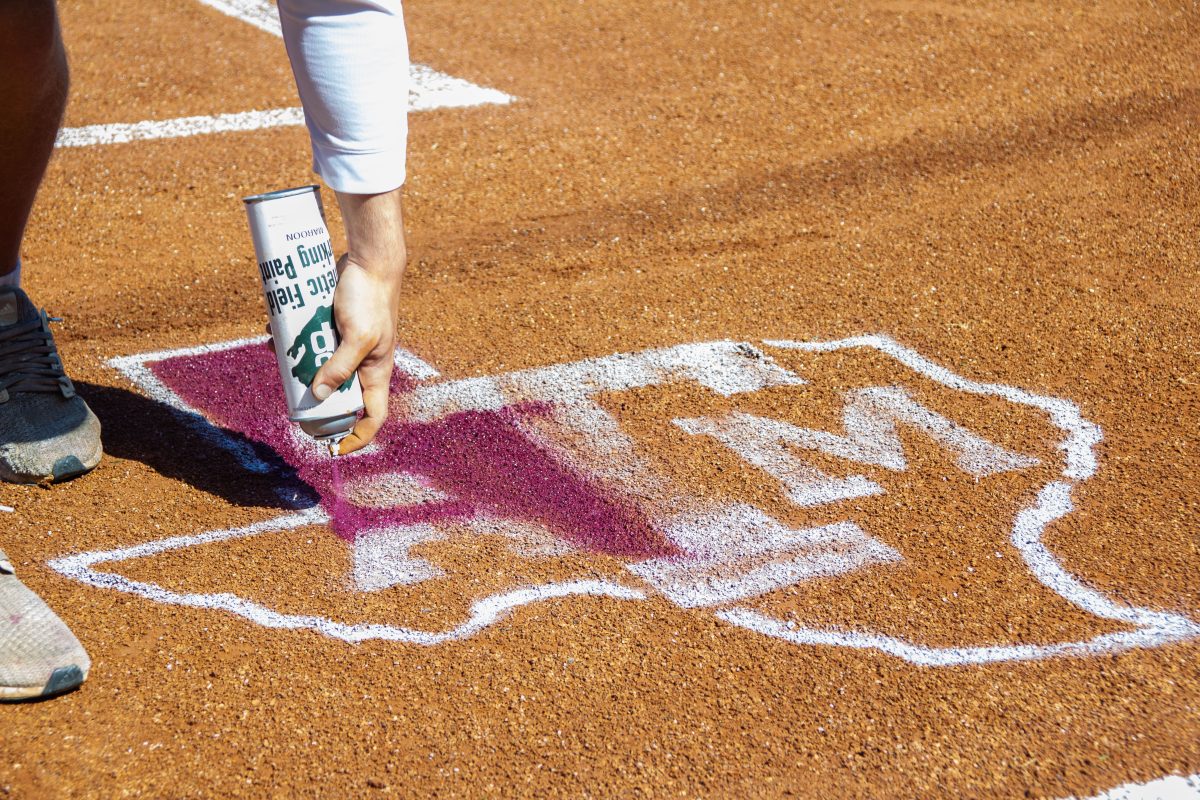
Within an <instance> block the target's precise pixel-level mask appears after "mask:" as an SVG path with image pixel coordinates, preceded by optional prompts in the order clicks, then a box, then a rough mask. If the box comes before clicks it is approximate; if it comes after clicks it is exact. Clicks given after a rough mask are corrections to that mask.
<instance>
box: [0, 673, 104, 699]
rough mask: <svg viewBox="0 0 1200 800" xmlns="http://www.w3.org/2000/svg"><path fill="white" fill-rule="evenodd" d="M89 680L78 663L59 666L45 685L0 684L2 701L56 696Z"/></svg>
mask: <svg viewBox="0 0 1200 800" xmlns="http://www.w3.org/2000/svg"><path fill="white" fill-rule="evenodd" d="M85 680H87V673H86V672H84V671H83V670H82V669H80V668H79V667H78V666H77V665H75V664H71V665H70V666H67V667H59V668H58V669H56V670H54V672H52V673H50V678H49V680H47V681H46V683H45V685H43V686H0V702H16V701H20V700H36V699H40V698H48V697H54V696H55V695H60V694H64V693H66V692H69V691H72V690H73V689H78V688H79V687H80V686H81V685H82V684H83V682H84V681H85Z"/></svg>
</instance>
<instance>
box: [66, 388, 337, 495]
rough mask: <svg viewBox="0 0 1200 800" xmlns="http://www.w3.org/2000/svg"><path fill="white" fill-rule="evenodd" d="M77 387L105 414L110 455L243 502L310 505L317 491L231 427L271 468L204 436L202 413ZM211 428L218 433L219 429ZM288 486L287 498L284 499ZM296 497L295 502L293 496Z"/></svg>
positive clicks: (227, 432) (120, 392) (232, 433)
mask: <svg viewBox="0 0 1200 800" xmlns="http://www.w3.org/2000/svg"><path fill="white" fill-rule="evenodd" d="M75 388H76V389H77V390H78V391H79V394H80V395H81V396H82V397H83V398H84V399H85V400H87V402H88V405H90V406H91V407H92V410H93V411H95V412H96V416H97V417H99V418H100V425H101V428H102V430H103V434H102V435H103V439H104V452H105V455H107V456H113V457H116V458H127V459H130V460H133V461H140V462H141V463H143V464H145V465H146V466H148V467H150V468H151V469H153V470H154V471H155V472H158V473H159V474H160V475H163V476H165V477H168V478H173V479H175V480H179V481H183V482H184V483H186V484H188V485H189V486H193V487H195V488H197V489H200V490H201V491H204V492H208V493H209V494H213V495H216V496H217V497H220V498H222V499H224V500H226V501H227V502H230V503H233V504H234V505H239V506H255V507H266V508H307V507H311V506H312V505H314V504H315V503H316V500H315V496H316V495H315V493H314V492H313V491H312V490H311V489H310V488H309V487H308V486H307V485H306V484H304V483H302V482H301V481H300V480H299V479H298V478H297V477H296V475H295V473H294V472H293V470H292V469H291V467H289V466H288V465H287V464H285V463H284V462H283V461H282V460H281V459H280V458H279V456H278V455H277V454H275V453H274V451H272V450H270V449H269V448H266V447H263V446H261V445H259V444H258V443H256V442H253V441H251V440H249V439H247V438H246V437H245V436H243V435H241V434H240V433H237V432H235V431H230V430H221V433H223V434H225V435H227V436H229V437H231V438H232V439H233V441H234V442H237V443H238V446H239V447H242V448H245V449H246V450H247V451H248V452H252V453H253V454H254V455H255V456H257V457H258V459H259V460H260V461H262V462H263V463H264V464H266V465H267V466H268V467H269V468H270V469H269V471H267V472H264V473H256V472H253V471H251V470H249V469H247V468H246V466H245V465H244V464H243V463H242V461H241V460H240V459H239V457H238V455H237V454H235V453H234V452H232V451H231V450H230V448H229V447H228V446H225V445H223V444H222V443H221V442H220V441H218V440H217V438H216V437H215V436H212V435H208V436H206V435H204V433H203V428H204V427H206V426H199V425H197V424H196V423H199V422H200V421H201V418H200V417H199V415H187V414H185V413H184V412H182V411H179V410H177V409H174V408H171V407H170V406H168V405H166V404H164V403H160V402H158V401H156V400H152V399H150V398H148V397H145V396H143V395H140V394H137V393H136V392H132V391H129V390H128V389H120V388H117V387H113V386H102V385H100V384H95V383H84V382H80V381H76V382H75ZM208 430H210V431H212V432H214V433H215V429H213V428H209V429H208ZM281 489H283V490H285V491H284V493H285V495H286V497H288V498H289V501H288V502H284V500H283V499H282V498H281V497H280V490H281ZM293 496H295V497H296V498H297V499H296V500H294V501H292V500H290V498H292V497H293Z"/></svg>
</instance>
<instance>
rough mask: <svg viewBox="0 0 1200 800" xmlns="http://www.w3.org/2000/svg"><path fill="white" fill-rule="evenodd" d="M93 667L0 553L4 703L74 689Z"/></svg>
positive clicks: (68, 631)
mask: <svg viewBox="0 0 1200 800" xmlns="http://www.w3.org/2000/svg"><path fill="white" fill-rule="evenodd" d="M91 666H92V662H91V660H90V659H89V658H88V655H87V653H86V652H84V650H83V646H82V645H80V644H79V640H78V639H76V638H75V634H73V633H71V629H70V628H68V627H67V626H66V623H64V622H63V621H62V620H61V619H59V618H58V617H57V616H56V615H55V614H54V612H53V611H51V610H50V608H49V606H47V605H46V604H45V603H44V602H42V598H40V597H38V596H37V595H36V594H34V593H33V592H31V591H30V590H29V589H28V588H27V587H26V586H25V584H23V583H21V581H20V580H18V579H17V576H16V575H15V574H14V572H13V566H12V564H11V563H9V561H8V557H7V556H5V555H4V551H3V550H0V700H28V699H32V698H35V697H49V696H51V695H55V694H61V693H62V692H66V691H70V690H71V689H74V688H75V687H76V686H78V685H79V684H81V683H83V681H84V679H85V678H86V677H87V674H88V670H89V669H91Z"/></svg>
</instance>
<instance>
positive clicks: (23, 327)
mask: <svg viewBox="0 0 1200 800" xmlns="http://www.w3.org/2000/svg"><path fill="white" fill-rule="evenodd" d="M13 392H62V394H63V395H64V396H66V397H70V396H71V395H72V394H74V393H75V389H74V387H73V386H72V385H71V380H70V378H68V377H67V376H66V373H65V372H64V371H63V365H62V361H61V360H59V357H58V350H57V349H56V348H55V347H54V336H53V335H52V334H51V333H50V327H49V325H48V324H47V321H46V317H45V315H42V314H39V315H38V318H37V319H33V320H29V321H28V322H21V323H18V324H16V325H10V326H8V327H5V328H0V402H3V401H5V400H7V399H8V396H9V395H10V394H11V393H13Z"/></svg>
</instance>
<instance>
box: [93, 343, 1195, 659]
mask: <svg viewBox="0 0 1200 800" xmlns="http://www.w3.org/2000/svg"><path fill="white" fill-rule="evenodd" d="M263 338H264V337H260V338H258V339H250V340H236V341H234V342H225V343H221V344H217V345H204V346H200V347H195V348H184V349H180V350H171V351H161V352H157V353H150V354H143V355H140V356H134V357H124V358H120V359H113V360H112V361H111V362H110V363H112V364H113V365H114V366H117V367H118V368H121V367H125V368H126V370H128V368H129V364H131V363H141V364H143V365H144V363H145V362H148V361H154V360H160V359H163V358H168V357H172V356H183V355H191V354H196V353H202V352H212V351H216V350H222V349H227V348H230V347H236V346H240V345H243V344H248V343H253V342H257V341H262V340H263ZM766 344H768V345H770V346H775V347H782V348H791V349H800V350H808V351H811V352H826V351H831V350H835V349H840V348H843V347H860V346H870V347H875V348H876V349H878V350H880V351H881V352H884V353H885V354H887V355H889V356H891V357H893V358H896V359H897V360H898V361H900V362H901V363H904V364H906V365H907V366H909V367H910V368H912V369H914V370H915V371H917V372H920V373H922V374H924V375H926V377H929V378H931V379H933V380H935V381H938V382H940V383H943V384H944V385H947V386H950V387H951V388H956V389H959V390H962V391H967V392H973V393H978V394H991V395H997V396H1001V397H1003V398H1005V399H1008V400H1010V401H1012V402H1017V403H1022V404H1025V405H1030V406H1033V407H1036V408H1040V409H1042V410H1044V411H1046V412H1047V413H1048V414H1049V415H1050V417H1051V420H1052V421H1053V422H1054V424H1056V425H1057V426H1058V427H1060V428H1061V429H1063V430H1064V431H1066V432H1067V434H1068V436H1067V439H1066V441H1065V443H1064V445H1063V449H1064V450H1066V451H1067V454H1066V469H1065V470H1064V475H1065V476H1068V475H1071V474H1072V473H1074V474H1080V473H1084V474H1092V473H1094V471H1095V459H1094V454H1092V453H1091V452H1090V450H1091V448H1092V446H1093V445H1094V443H1095V442H1097V441H1099V437H1100V431H1099V428H1098V427H1096V426H1095V425H1093V424H1092V423H1090V422H1088V421H1086V420H1084V419H1083V418H1082V417H1081V416H1080V414H1079V411H1078V409H1077V408H1076V407H1075V406H1074V404H1072V403H1069V402H1068V401H1064V400H1059V399H1057V398H1050V397H1043V396H1039V395H1035V394H1032V393H1029V392H1025V391H1023V390H1020V389H1014V388H1013V387H1008V386H1004V385H1000V384H982V383H976V382H973V381H968V380H966V379H964V378H961V377H959V376H957V375H954V374H953V373H951V372H950V371H949V370H946V369H945V368H944V367H941V366H939V365H937V364H935V363H934V362H932V361H929V360H928V359H925V358H924V357H922V356H920V355H919V354H917V353H915V352H914V351H912V350H910V349H908V348H905V347H903V346H902V345H899V344H898V343H896V342H895V341H893V340H891V339H889V338H887V337H882V336H867V337H855V338H853V339H847V340H842V341H841V342H820V343H799V342H780V341H774V340H772V341H768V342H766ZM731 345H732V347H730V346H731ZM714 347H715V349H714ZM742 347H744V346H740V345H735V344H734V343H726V342H720V343H708V344H707V345H703V344H701V345H692V346H688V347H687V348H686V349H682V348H681V349H675V348H669V349H668V350H665V351H651V353H652V355H653V358H651V359H650V362H652V366H651V367H650V368H649V369H648V370H647V369H646V367H647V366H650V365H642V364H641V363H639V359H637V358H635V357H634V355H633V354H626V355H618V356H612V357H606V358H603V359H592V360H587V361H584V362H579V363H578V364H574V365H556V366H554V367H547V368H542V369H540V370H529V371H525V372H524V373H516V374H515V375H510V376H504V379H503V380H500V379H494V378H492V379H466V380H463V381H455V382H452V383H451V384H449V385H446V386H444V387H443V386H430V387H428V389H424V390H419V392H418V394H421V393H426V394H425V398H424V399H425V400H426V401H427V402H426V403H420V404H418V407H419V408H421V407H422V406H423V408H421V411H423V412H424V413H423V414H421V415H420V416H424V417H426V418H436V417H438V416H440V415H442V414H446V413H453V411H455V410H464V409H465V408H466V407H474V406H476V405H482V406H484V407H488V408H491V407H493V406H497V405H503V404H504V403H505V402H506V401H508V400H512V399H513V398H512V397H511V396H510V392H513V391H514V390H516V389H518V388H519V387H520V388H523V389H525V390H526V391H527V390H528V388H529V387H528V386H527V385H526V386H522V385H523V384H534V385H538V386H540V385H541V384H542V383H545V382H547V381H548V380H549V379H551V378H553V379H555V380H554V381H553V382H554V383H555V384H556V385H558V386H560V387H561V386H562V385H563V384H562V382H561V380H558V379H562V378H564V377H571V378H574V379H576V380H579V381H582V382H583V383H584V384H585V385H587V386H588V387H589V388H588V389H587V390H584V391H585V393H587V392H590V391H594V390H595V389H596V388H598V387H599V386H606V387H607V386H608V385H610V384H611V385H621V386H625V385H630V386H636V385H644V384H645V383H647V382H650V381H652V380H654V379H656V378H662V377H663V375H664V373H671V374H674V375H676V376H680V372H683V374H684V375H686V377H691V378H696V377H697V376H696V375H694V374H691V375H688V374H686V373H687V370H681V366H682V365H683V364H684V363H688V362H691V361H692V360H693V359H694V358H695V355H694V354H696V353H701V352H704V353H706V354H707V355H706V358H711V357H713V356H717V354H722V355H724V354H725V353H729V355H733V352H731V351H734V350H736V351H738V352H740V348H742ZM726 348H729V349H726ZM681 352H682V353H684V354H686V357H683V358H680V356H679V355H678V354H680V353H681ZM750 355H756V354H755V353H750ZM718 357H719V356H718ZM413 358H414V359H415V356H414V357H413ZM402 360H404V361H406V362H407V361H408V359H407V357H401V356H400V355H399V354H398V356H397V363H398V364H399V363H400V362H401V361H402ZM422 364H424V362H420V361H419V359H417V363H416V365H415V366H414V365H413V364H411V363H410V364H408V365H407V366H408V371H410V373H414V372H415V373H419V374H423V375H425V374H436V370H433V368H432V367H431V366H428V365H424V366H421V365H422ZM568 367H571V369H567V368H568ZM564 369H566V373H563V370H564ZM770 370H778V371H779V372H780V375H779V376H774V375H772V376H771V379H770V380H768V381H765V383H770V384H775V385H786V384H787V383H801V382H802V381H800V380H799V379H796V378H794V377H788V376H790V373H787V372H786V371H785V370H779V368H778V367H776V366H774V365H773V364H771V366H770V368H769V372H770ZM718 372H720V371H718ZM726 372H727V374H726V375H723V376H722V375H719V374H718V375H716V376H714V374H713V373H709V374H707V375H706V376H705V378H706V382H708V383H710V384H712V387H711V388H716V389H718V390H720V391H722V392H723V393H726V392H728V393H735V392H737V391H751V390H753V386H752V385H740V384H743V382H744V381H745V380H746V375H744V374H738V375H737V378H738V380H735V381H733V382H732V383H731V382H730V381H729V379H728V371H726ZM145 373H146V374H149V375H150V377H151V378H153V375H152V373H149V370H145ZM551 373H552V374H551ZM654 373H658V374H657V375H654ZM126 374H128V375H130V378H131V380H133V381H134V382H135V383H138V384H143V382H144V381H146V375H145V374H139V373H137V372H130V371H127V373H126ZM516 376H520V377H521V378H523V380H520V379H517V377H516ZM756 380H759V381H762V379H761V378H757V379H756ZM751 383H752V382H751ZM476 384H479V385H478V386H477V387H476V389H478V390H481V391H475V390H472V388H471V387H473V386H476ZM144 388H145V389H146V391H147V392H148V393H153V392H154V391H156V390H158V391H162V392H166V393H168V395H169V396H168V395H164V396H162V397H160V398H156V399H161V400H162V401H163V402H167V403H168V404H170V405H172V406H175V405H176V404H177V403H178V404H180V405H182V407H183V408H184V409H185V410H186V411H188V412H191V413H193V414H195V415H196V416H195V417H194V418H193V419H195V420H196V422H197V424H205V425H207V424H208V423H207V422H206V421H204V420H203V417H202V416H200V415H199V414H198V413H196V412H195V411H194V410H193V409H189V408H187V407H186V405H183V404H182V402H181V401H180V400H179V399H178V397H177V396H174V393H172V392H170V390H169V389H167V388H166V387H165V386H161V384H158V385H157V386H156V385H155V384H154V383H147V384H144ZM430 393H431V394H430ZM517 393H518V394H524V392H517ZM577 399H578V398H577ZM428 401H432V402H428ZM1084 450H1086V451H1087V452H1083V451H1084ZM1081 465H1082V466H1083V467H1086V466H1088V465H1090V469H1083V468H1082V467H1081ZM1070 491H1071V484H1070V483H1063V482H1055V483H1052V484H1051V485H1049V486H1047V487H1045V488H1044V489H1043V490H1042V491H1041V492H1040V493H1039V495H1038V499H1037V501H1036V502H1035V503H1034V504H1033V505H1031V506H1030V507H1028V508H1026V509H1023V510H1022V511H1021V512H1020V513H1018V515H1017V518H1016V521H1015V522H1014V526H1013V535H1012V542H1013V544H1014V546H1015V547H1016V548H1017V549H1018V551H1019V552H1020V553H1021V555H1022V558H1023V559H1024V560H1025V562H1026V563H1027V564H1028V565H1029V567H1030V569H1031V571H1032V572H1033V573H1034V575H1035V576H1036V577H1037V579H1038V580H1039V581H1041V582H1042V583H1043V584H1044V585H1046V586H1047V587H1048V588H1050V589H1051V590H1052V591H1054V592H1055V593H1057V594H1059V595H1060V596H1062V597H1064V599H1067V600H1068V601H1069V602H1072V603H1073V604H1075V605H1076V606H1078V607H1080V608H1081V609H1083V610H1085V611H1088V612H1089V613H1092V614H1094V615H1096V616H1100V617H1102V618H1107V619H1112V620H1116V621H1120V622H1124V623H1127V624H1130V625H1134V626H1138V629H1137V630H1135V631H1128V632H1119V633H1115V634H1106V635H1102V636H1098V637H1096V638H1094V639H1092V640H1089V641H1086V642H1070V643H1060V644H1055V645H997V646H982V647H958V648H935V647H927V646H924V645H919V644H915V643H912V642H909V641H906V640H903V639H899V638H895V637H888V636H882V635H876V634H869V633H862V632H856V631H841V630H836V629H808V628H800V629H797V628H795V627H792V626H791V625H788V624H785V623H783V622H781V621H779V620H777V619H773V618H771V617H767V616H766V615H762V614H760V613H759V612H757V611H754V610H753V609H749V608H729V609H726V610H724V611H720V612H716V613H717V615H718V616H719V617H721V618H722V619H724V620H726V621H728V622H730V623H732V624H736V625H740V626H742V627H746V628H750V629H752V630H756V631H757V632H760V633H763V634H765V635H769V636H773V637H775V638H779V639H783V640H787V641H791V642H793V643H796V644H826V645H836V646H844V647H851V648H856V649H874V650H879V651H882V652H885V653H889V654H891V655H895V656H897V657H900V658H904V659H906V660H909V661H911V662H912V663H917V664H921V665H928V666H950V665H960V664H978V663H990V662H995V661H1002V660H1030V659H1040V658H1048V657H1052V656H1061V655H1094V654H1098V653H1101V652H1114V651H1119V650H1126V649H1130V648H1133V647H1149V646H1156V645H1161V644H1165V643H1169V642H1173V641H1181V640H1184V639H1190V638H1195V637H1196V636H1198V635H1200V625H1197V624H1196V623H1195V622H1193V621H1192V620H1190V619H1188V618H1186V617H1183V616H1181V615H1178V614H1171V613H1168V612H1162V611H1155V610H1152V609H1147V608H1139V607H1132V606H1127V605H1123V604H1118V603H1116V602H1114V601H1112V600H1111V599H1110V598H1108V597H1106V596H1105V595H1103V594H1102V593H1100V592H1098V591H1097V590H1095V589H1093V588H1091V587H1089V586H1087V585H1085V584H1084V583H1083V582H1082V581H1080V580H1079V579H1078V578H1076V577H1075V576H1073V575H1071V574H1070V573H1068V572H1067V571H1066V570H1065V568H1063V567H1062V565H1061V564H1059V563H1058V561H1057V559H1055V558H1054V556H1053V555H1052V554H1051V553H1050V552H1049V550H1048V549H1047V548H1046V547H1045V545H1044V543H1043V542H1042V541H1041V536H1042V534H1043V533H1044V531H1045V528H1046V527H1047V526H1048V525H1049V524H1050V523H1051V522H1053V521H1054V520H1057V519H1059V518H1061V517H1062V516H1065V515H1066V514H1068V513H1070V511H1071V510H1072V507H1071V502H1070Z"/></svg>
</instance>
